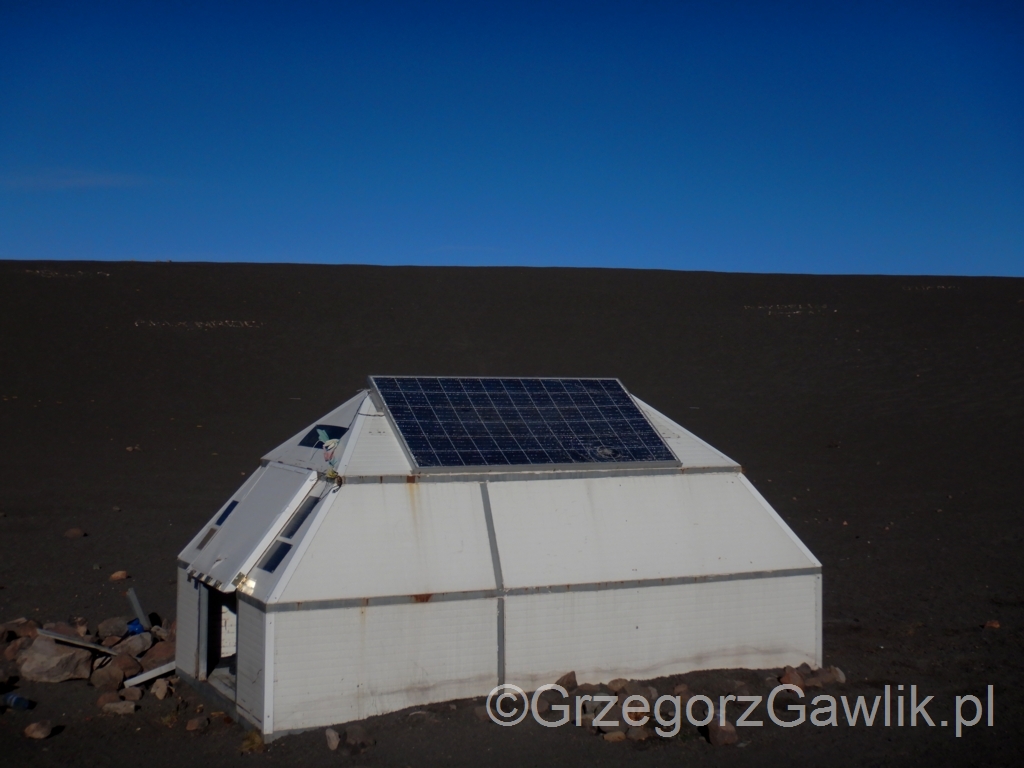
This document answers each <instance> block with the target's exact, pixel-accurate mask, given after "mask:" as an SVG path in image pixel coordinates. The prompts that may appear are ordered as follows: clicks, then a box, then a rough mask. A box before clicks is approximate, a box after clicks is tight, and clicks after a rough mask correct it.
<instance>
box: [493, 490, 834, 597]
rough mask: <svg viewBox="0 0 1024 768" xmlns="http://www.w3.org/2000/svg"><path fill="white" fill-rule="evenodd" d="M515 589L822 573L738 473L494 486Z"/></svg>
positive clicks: (501, 547)
mask: <svg viewBox="0 0 1024 768" xmlns="http://www.w3.org/2000/svg"><path fill="white" fill-rule="evenodd" d="M488 493H489V494H490V500H491V512H492V514H493V517H494V528H495V533H496V535H497V540H498V551H499V553H500V556H501V568H502V573H503V575H504V580H505V587H506V588H508V589H516V588H519V587H544V586H552V585H561V584H588V583H606V582H619V581H635V580H640V579H671V578H677V577H691V576H711V575H722V574H733V573H749V572H756V571H775V570H782V569H792V568H808V567H815V566H818V565H819V563H818V562H817V560H814V559H813V557H812V556H809V553H807V551H806V550H805V549H804V548H803V547H802V546H801V545H800V544H799V542H798V541H796V540H795V539H794V537H792V536H791V534H790V532H789V530H788V528H786V527H785V526H784V525H780V524H779V523H780V521H779V519H778V517H777V516H775V515H774V514H773V513H772V512H771V511H770V509H767V508H766V507H765V506H764V505H763V504H762V501H761V499H760V497H759V496H757V495H756V494H755V493H754V492H753V491H752V489H751V487H750V486H749V485H748V484H746V483H745V482H744V480H743V477H742V475H739V474H735V473H711V474H694V475H683V474H680V475H658V476H649V477H637V476H632V477H606V478H596V479H581V480H545V481H543V482H530V481H528V480H524V481H513V482H500V483H490V484H489V485H488Z"/></svg>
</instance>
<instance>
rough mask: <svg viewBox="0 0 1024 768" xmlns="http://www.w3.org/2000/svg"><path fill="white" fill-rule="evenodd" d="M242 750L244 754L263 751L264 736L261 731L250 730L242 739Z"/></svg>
mask: <svg viewBox="0 0 1024 768" xmlns="http://www.w3.org/2000/svg"><path fill="white" fill-rule="evenodd" d="M241 751H242V754H243V755H248V754H252V753H254V752H262V751H263V736H262V735H261V734H260V732H259V731H249V733H247V734H246V735H245V738H244V739H242V748H241Z"/></svg>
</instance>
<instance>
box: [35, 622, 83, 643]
mask: <svg viewBox="0 0 1024 768" xmlns="http://www.w3.org/2000/svg"><path fill="white" fill-rule="evenodd" d="M43 629H45V630H48V631H50V632H56V633H57V634H58V635H64V637H73V638H74V639H75V640H78V639H79V638H80V637H81V635H79V634H78V630H77V629H75V628H74V627H72V626H71V625H70V624H65V623H64V622H63V621H53V622H50V623H49V624H43Z"/></svg>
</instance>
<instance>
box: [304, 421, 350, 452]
mask: <svg viewBox="0 0 1024 768" xmlns="http://www.w3.org/2000/svg"><path fill="white" fill-rule="evenodd" d="M346 432H348V427H336V426H334V425H333V424H317V425H316V426H315V427H313V428H312V429H311V430H309V434H308V435H306V436H305V437H304V438H302V440H300V441H299V445H301V446H302V447H303V448H323V447H324V443H326V442H327V441H328V440H340V439H341V436H342V435H344V434H345V433H346Z"/></svg>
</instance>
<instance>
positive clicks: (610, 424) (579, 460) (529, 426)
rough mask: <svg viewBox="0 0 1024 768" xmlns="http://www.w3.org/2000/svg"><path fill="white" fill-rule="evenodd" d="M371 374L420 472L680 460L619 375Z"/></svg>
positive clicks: (375, 392) (630, 465)
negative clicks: (512, 376)
mask: <svg viewBox="0 0 1024 768" xmlns="http://www.w3.org/2000/svg"><path fill="white" fill-rule="evenodd" d="M369 381H370V394H371V397H373V399H374V401H375V403H376V404H377V406H378V408H380V410H382V411H383V412H384V414H385V416H386V417H387V419H388V421H389V423H390V425H391V427H392V428H393V429H394V430H395V434H396V435H397V436H398V438H399V442H400V443H401V445H402V449H403V450H404V451H405V453H406V456H407V458H408V459H409V461H410V463H411V464H412V466H413V467H414V468H415V471H417V472H421V473H423V472H427V473H430V472H508V471H538V470H561V469H577V470H579V469H638V470H639V469H656V468H657V469H661V468H670V467H679V466H681V463H680V461H679V460H678V459H677V458H676V456H675V455H674V454H673V453H672V451H671V449H670V448H669V447H668V445H667V444H666V443H665V441H664V440H663V439H662V437H661V435H660V434H658V431H657V429H655V427H654V425H653V424H651V422H650V421H649V420H648V419H647V417H646V415H645V414H644V413H643V411H641V410H640V408H639V407H638V406H637V405H636V403H635V402H634V401H633V398H632V397H631V396H630V394H629V392H628V391H627V390H626V388H625V386H624V385H623V384H622V382H621V381H620V380H619V379H617V378H573V379H567V378H555V377H545V378H511V377H426V376H371V377H370V378H369Z"/></svg>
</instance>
